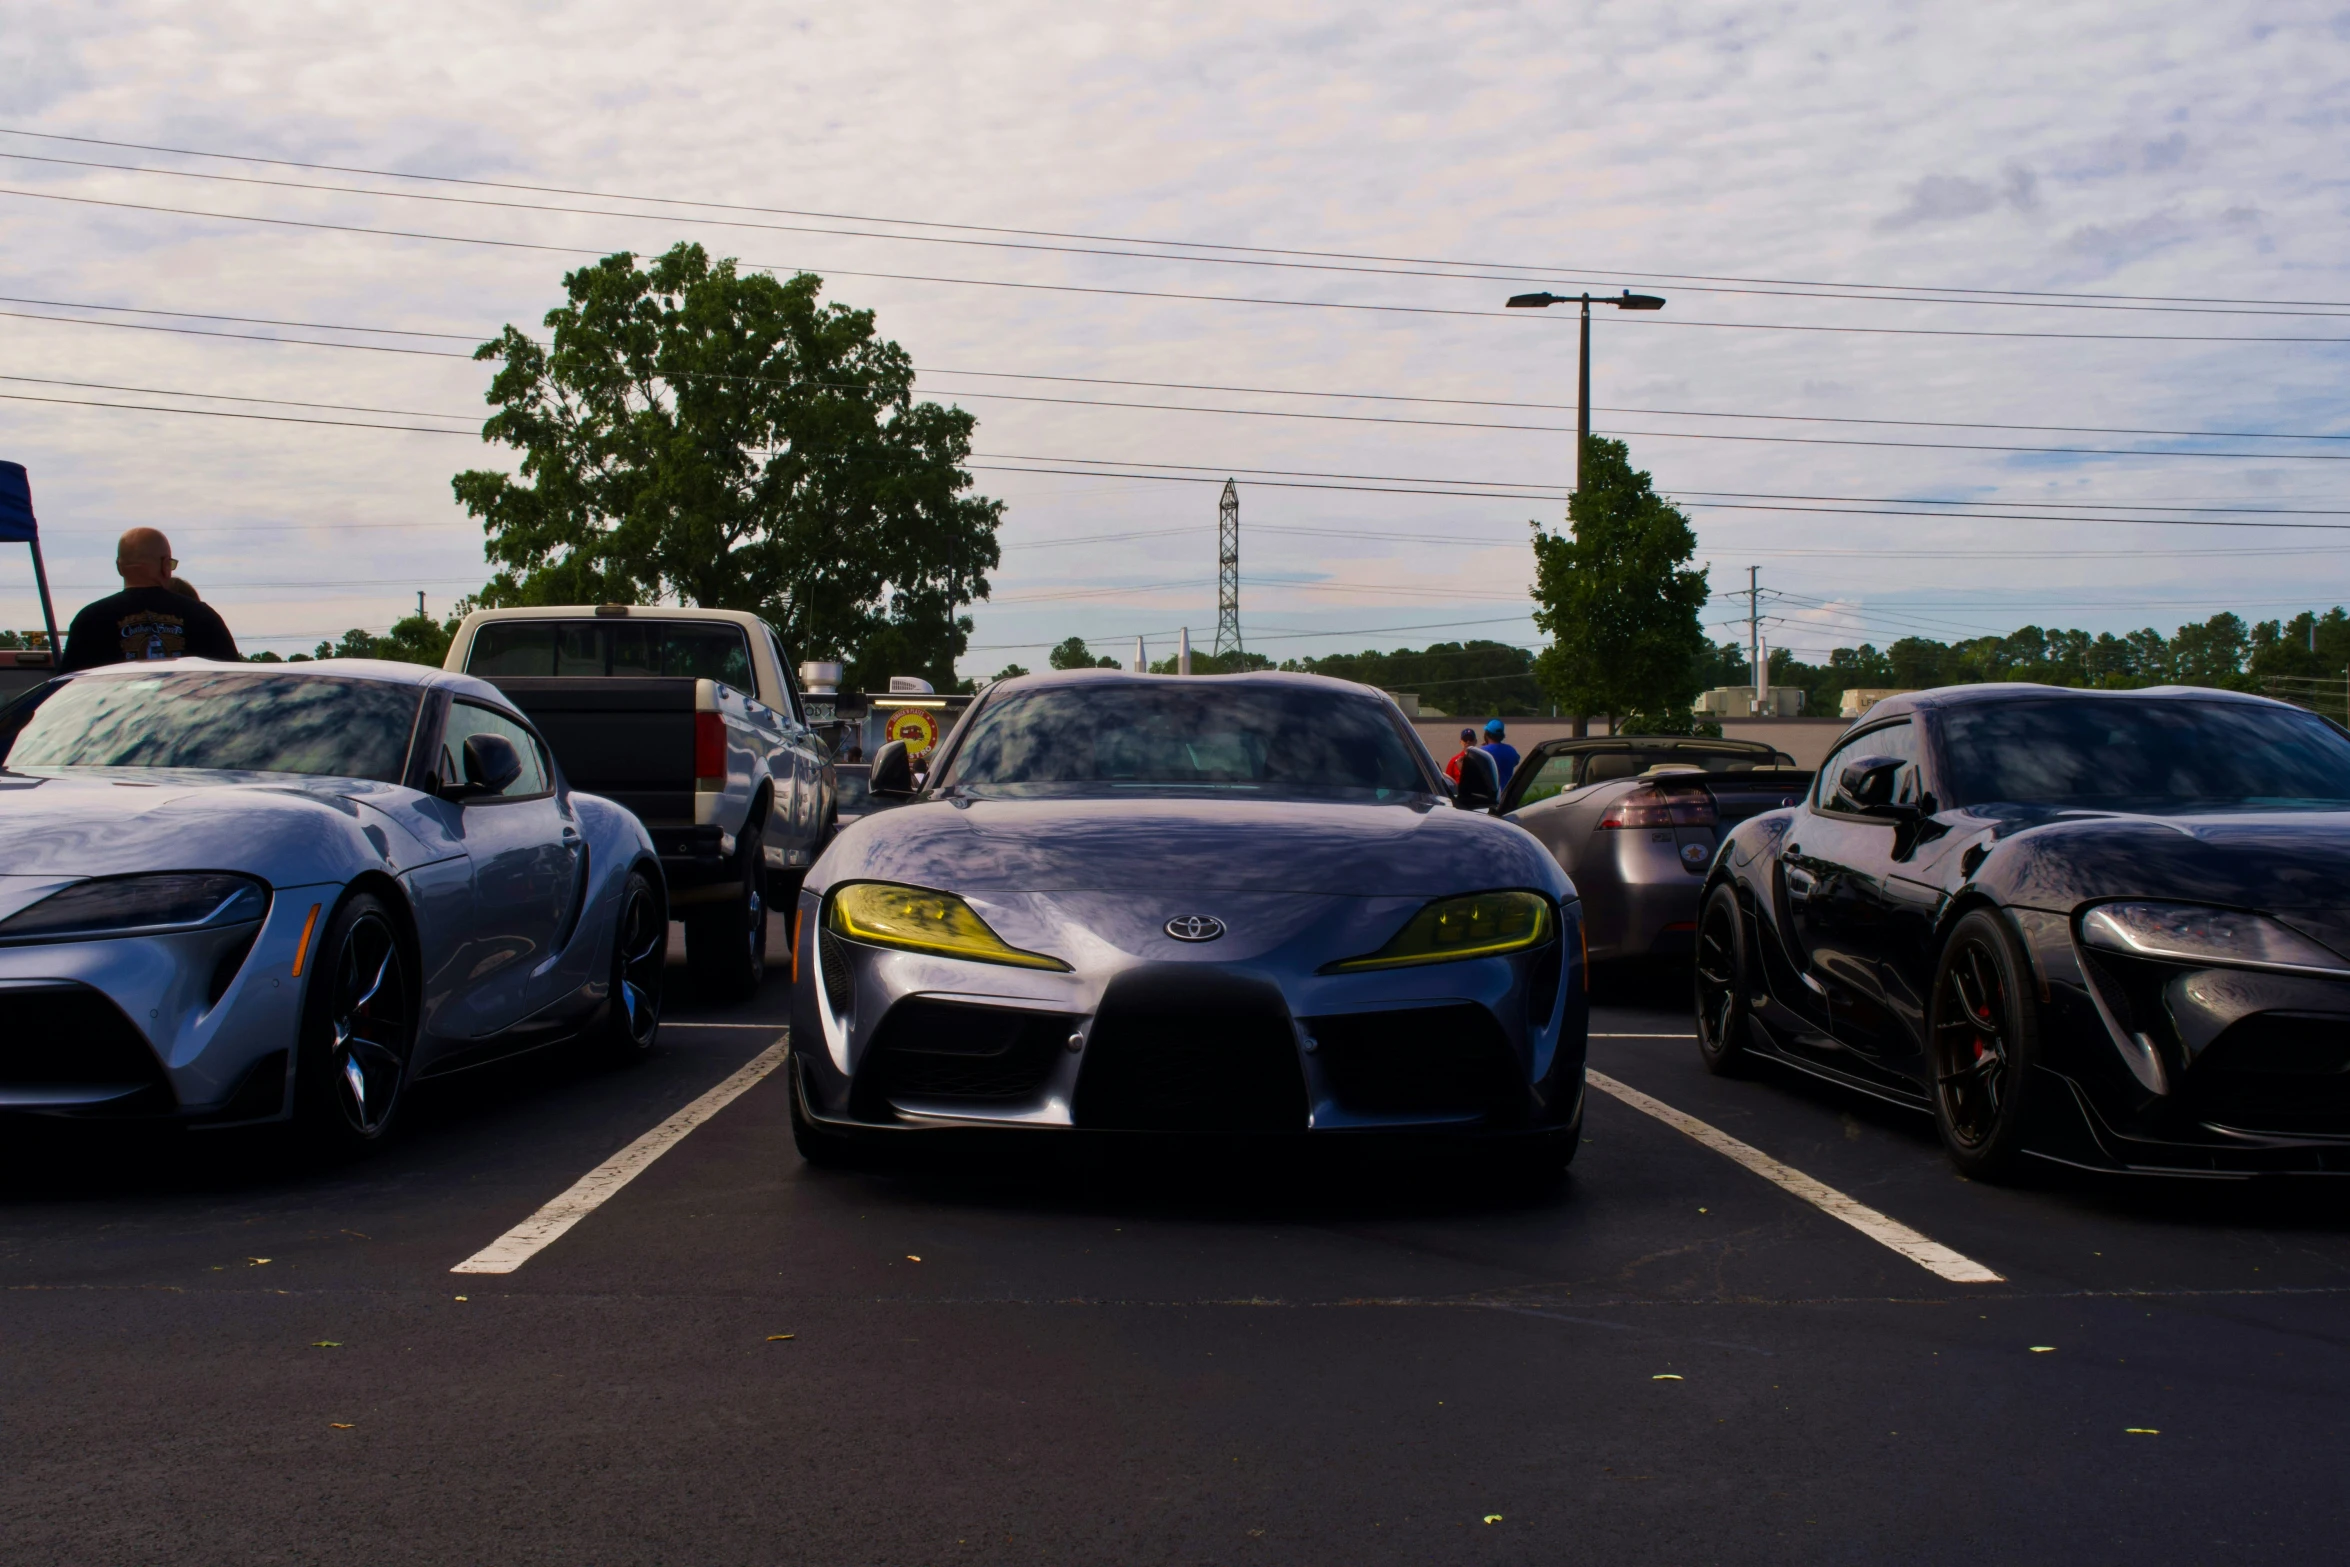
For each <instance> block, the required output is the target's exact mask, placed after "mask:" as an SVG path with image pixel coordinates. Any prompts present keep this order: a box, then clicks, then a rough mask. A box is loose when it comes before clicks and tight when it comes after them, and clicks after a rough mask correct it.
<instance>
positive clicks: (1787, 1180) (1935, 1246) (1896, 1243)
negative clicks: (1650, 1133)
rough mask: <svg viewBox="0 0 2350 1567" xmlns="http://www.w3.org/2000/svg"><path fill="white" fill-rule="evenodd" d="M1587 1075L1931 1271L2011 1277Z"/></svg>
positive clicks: (1954, 1278)
mask: <svg viewBox="0 0 2350 1567" xmlns="http://www.w3.org/2000/svg"><path fill="white" fill-rule="evenodd" d="M1584 1077H1585V1079H1586V1081H1588V1082H1589V1083H1590V1084H1591V1086H1592V1087H1594V1088H1596V1089H1598V1090H1599V1091H1600V1092H1602V1093H1606V1094H1613V1095H1614V1096H1615V1097H1616V1098H1618V1099H1621V1100H1622V1101H1624V1103H1626V1104H1628V1105H1630V1106H1631V1107H1632V1108H1633V1109H1635V1110H1638V1111H1640V1112H1642V1113H1643V1114H1646V1115H1653V1116H1655V1117H1656V1118H1657V1119H1658V1120H1660V1121H1662V1122H1664V1123H1665V1125H1667V1126H1669V1127H1672V1128H1673V1129H1674V1130H1675V1131H1678V1132H1685V1133H1687V1134H1688V1135H1689V1136H1691V1137H1694V1138H1695V1139H1697V1141H1699V1142H1701V1143H1703V1144H1705V1146H1706V1147H1708V1148H1711V1149H1712V1150H1713V1151H1714V1152H1716V1153H1718V1154H1721V1155H1723V1156H1724V1157H1726V1158H1730V1159H1734V1160H1736V1161H1737V1162H1738V1163H1740V1164H1742V1165H1744V1166H1746V1168H1748V1169H1749V1170H1752V1171H1753V1172H1754V1173H1755V1174H1757V1175H1759V1176H1761V1177H1762V1178H1763V1179H1764V1180H1766V1181H1769V1182H1771V1183H1772V1184H1773V1185H1776V1186H1778V1187H1780V1188H1781V1189H1782V1190H1785V1191H1790V1192H1793V1193H1794V1194H1795V1195H1796V1196H1798V1197H1800V1198H1802V1199H1803V1200H1804V1201H1805V1202H1808V1203H1810V1204H1811V1205H1812V1206H1813V1207H1815V1208H1817V1209H1819V1210H1820V1212H1822V1213H1824V1214H1826V1215H1827V1216H1828V1217H1829V1218H1831V1219H1841V1220H1843V1221H1844V1222H1845V1223H1846V1224H1849V1225H1851V1226H1852V1227H1853V1228H1854V1229H1856V1230H1858V1231H1860V1232H1861V1234H1863V1235H1866V1236H1867V1237H1868V1238H1869V1239H1870V1240H1873V1241H1875V1242H1876V1243H1877V1244H1878V1245H1880V1246H1888V1247H1891V1248H1892V1249H1893V1250H1895V1251H1897V1252H1899V1253H1901V1255H1903V1256H1904V1257H1907V1258H1908V1259H1909V1260H1910V1261H1912V1262H1914V1263H1916V1264H1917V1265H1918V1266H1919V1267H1921V1268H1923V1269H1925V1270H1926V1271H1927V1272H1928V1273H1933V1274H1938V1275H1940V1276H1941V1277H1943V1278H1946V1279H1948V1280H1949V1281H1950V1282H1951V1283H1953V1284H2004V1283H2006V1282H2007V1279H2006V1277H2005V1275H2003V1274H1998V1273H1993V1272H1992V1271H1991V1270H1990V1269H1989V1268H1986V1267H1984V1266H1983V1265H1982V1264H1981V1263H1979V1262H1977V1261H1975V1260H1974V1259H1973V1258H1972V1257H1965V1256H1961V1255H1960V1254H1959V1253H1957V1252H1955V1251H1952V1250H1951V1249H1950V1248H1949V1247H1947V1246H1945V1245H1943V1244H1942V1243H1941V1242H1940V1241H1930V1240H1928V1239H1926V1237H1924V1236H1923V1235H1920V1234H1919V1233H1918V1232H1917V1231H1915V1230H1913V1229H1911V1228H1910V1227H1909V1226H1908V1225H1906V1224H1904V1223H1902V1222H1901V1221H1900V1220H1899V1219H1890V1218H1887V1217H1886V1216H1885V1215H1884V1214H1881V1213H1879V1212H1878V1211H1877V1210H1876V1209H1874V1208H1872V1207H1870V1206H1869V1205H1868V1204H1866V1203H1861V1202H1855V1201H1853V1200H1852V1199H1851V1198H1850V1197H1847V1196H1845V1195H1844V1194H1843V1193H1842V1192H1840V1191H1838V1190H1836V1188H1834V1187H1833V1186H1827V1185H1823V1184H1822V1183H1820V1182H1818V1181H1815V1180H1813V1179H1812V1178H1811V1177H1810V1176H1808V1175H1806V1174H1804V1173H1803V1172H1802V1171H1801V1170H1795V1169H1790V1168H1788V1167H1787V1166H1786V1165H1783V1164H1781V1163H1780V1162H1779V1161H1778V1160H1776V1159H1774V1158H1772V1157H1771V1156H1770V1155H1769V1154H1767V1153H1764V1152H1763V1151H1762V1150H1761V1149H1759V1148H1754V1147H1750V1146H1748V1145H1747V1144H1745V1143H1742V1142H1740V1141H1739V1140H1738V1139H1737V1138H1735V1137H1732V1136H1731V1135H1730V1134H1729V1133H1727V1132H1722V1131H1717V1130H1715V1129H1714V1128H1713V1127H1710V1126H1708V1125H1706V1124H1705V1123H1704V1122H1703V1121H1700V1120H1699V1119H1697V1117H1695V1116H1693V1115H1684V1114H1682V1113H1681V1112H1680V1111H1678V1110H1676V1109H1674V1108H1673V1107H1672V1106H1671V1105H1669V1104H1666V1103H1665V1102H1664V1101H1663V1100H1661V1099H1651V1098H1650V1097H1649V1096H1648V1095H1646V1094H1644V1093H1642V1092H1641V1091H1640V1090H1639V1089H1637V1088H1634V1087H1632V1086H1631V1085H1630V1084H1628V1083H1619V1082H1617V1081H1616V1080H1615V1079H1614V1078H1612V1077H1609V1076H1608V1075H1607V1074H1606V1073H1604V1072H1591V1071H1586V1072H1585V1073H1584Z"/></svg>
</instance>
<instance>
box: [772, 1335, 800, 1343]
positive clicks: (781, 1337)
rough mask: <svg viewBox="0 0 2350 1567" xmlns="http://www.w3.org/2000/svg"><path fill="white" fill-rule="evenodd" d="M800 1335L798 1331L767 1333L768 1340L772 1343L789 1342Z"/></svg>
mask: <svg viewBox="0 0 2350 1567" xmlns="http://www.w3.org/2000/svg"><path fill="white" fill-rule="evenodd" d="M798 1337H799V1335H798V1334H797V1333H770V1334H768V1335H767V1342H768V1343H770V1344H788V1343H790V1342H791V1341H792V1340H793V1339H795V1338H798Z"/></svg>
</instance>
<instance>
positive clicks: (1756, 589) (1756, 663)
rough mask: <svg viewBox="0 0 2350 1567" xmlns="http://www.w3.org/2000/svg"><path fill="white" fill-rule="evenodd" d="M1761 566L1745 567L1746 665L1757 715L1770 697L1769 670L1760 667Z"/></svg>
mask: <svg viewBox="0 0 2350 1567" xmlns="http://www.w3.org/2000/svg"><path fill="white" fill-rule="evenodd" d="M1761 581H1762V568H1761V567H1760V566H1749V567H1747V568H1746V667H1747V668H1749V669H1751V670H1753V671H1754V710H1755V712H1756V714H1757V715H1760V713H1761V712H1762V706H1763V704H1764V703H1765V702H1768V701H1769V700H1770V699H1771V696H1770V679H1771V676H1770V671H1768V670H1766V669H1764V668H1763V667H1762V588H1761Z"/></svg>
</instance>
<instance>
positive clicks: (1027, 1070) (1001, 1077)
mask: <svg viewBox="0 0 2350 1567" xmlns="http://www.w3.org/2000/svg"><path fill="white" fill-rule="evenodd" d="M1072 1021H1073V1020H1072V1019H1070V1018H1068V1017H1065V1016H1061V1015H1058V1014H1054V1013H1044V1012H1016V1011H1013V1010H1011V1009H1009V1008H1006V1007H973V1006H959V1005H956V1004H954V1003H951V1002H944V1001H901V1002H899V1003H898V1004H897V1005H896V1006H894V1007H892V1008H891V1009H890V1011H889V1015H888V1016H886V1017H884V1018H883V1019H882V1020H881V1029H880V1032H879V1033H877V1034H876V1035H875V1036H874V1040H873V1053H872V1055H871V1056H870V1057H869V1058H868V1059H869V1062H870V1064H869V1065H868V1066H867V1067H866V1068H865V1070H866V1071H867V1072H869V1073H872V1074H874V1087H875V1091H877V1092H878V1094H879V1096H880V1097H881V1098H883V1099H886V1100H890V1101H893V1102H894V1101H897V1100H901V1099H919V1100H969V1101H973V1102H977V1103H998V1104H1000V1103H1005V1102H1010V1101H1017V1100H1022V1099H1028V1098H1032V1097H1033V1096H1034V1095H1035V1094H1036V1092H1037V1091H1038V1090H1039V1089H1040V1088H1042V1087H1043V1086H1044V1080H1045V1077H1046V1076H1047V1074H1049V1073H1050V1072H1051V1071H1052V1069H1053V1061H1054V1059H1055V1057H1056V1056H1057V1054H1058V1053H1059V1052H1060V1050H1061V1049H1062V1048H1063V1046H1064V1044H1065V1042H1066V1041H1067V1040H1068V1037H1069V1030H1070V1027H1071V1023H1072Z"/></svg>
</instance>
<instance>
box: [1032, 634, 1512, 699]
mask: <svg viewBox="0 0 2350 1567" xmlns="http://www.w3.org/2000/svg"><path fill="white" fill-rule="evenodd" d="M1045 662H1046V663H1047V664H1049V665H1051V666H1052V667H1053V668H1054V669H1095V668H1100V669H1123V668H1125V667H1126V666H1125V664H1124V663H1122V662H1121V661H1120V660H1118V659H1115V658H1112V657H1110V656H1108V655H1107V654H1096V653H1095V652H1094V650H1093V649H1092V648H1090V647H1088V646H1086V644H1085V639H1084V638H1083V637H1070V638H1068V639H1067V640H1066V641H1063V642H1061V643H1059V644H1058V645H1057V646H1055V647H1054V648H1053V649H1052V651H1051V652H1050V653H1048V654H1046V655H1045ZM1175 662H1176V661H1175V659H1174V658H1173V657H1168V658H1162V659H1155V660H1153V661H1152V663H1151V673H1152V674H1154V675H1171V674H1173V673H1175ZM1276 667H1278V668H1281V669H1285V670H1290V671H1293V672H1298V673H1303V674H1309V675H1328V676H1330V677H1332V678H1333V679H1337V680H1352V681H1356V682H1358V683H1360V684H1362V685H1366V686H1377V687H1379V688H1380V689H1381V690H1385V691H1408V692H1415V693H1417V694H1418V695H1419V697H1420V705H1421V710H1422V711H1423V712H1436V713H1475V714H1478V715H1479V716H1481V717H1492V716H1496V715H1498V716H1502V717H1520V716H1523V715H1525V714H1528V713H1539V712H1544V711H1546V710H1547V708H1546V705H1545V701H1544V698H1543V695H1542V684H1541V682H1540V681H1539V680H1538V679H1537V678H1536V677H1535V673H1534V654H1533V653H1532V652H1531V651H1529V650H1527V649H1525V648H1522V647H1511V646H1510V645H1509V644H1507V643H1505V642H1486V641H1470V642H1437V643H1433V644H1431V645H1429V646H1428V647H1425V648H1397V649H1396V650H1395V651H1394V652H1392V653H1382V652H1380V651H1378V650H1377V649H1375V648H1374V649H1370V650H1367V651H1365V652H1361V653H1331V654H1327V655H1324V656H1323V657H1320V658H1292V659H1286V660H1284V661H1282V662H1281V663H1280V664H1279V665H1278V666H1276V665H1275V664H1274V662H1273V660H1272V659H1270V658H1268V657H1266V656H1265V655H1264V654H1262V653H1249V652H1239V653H1226V654H1223V655H1221V656H1219V655H1217V654H1214V653H1211V652H1209V651H1207V650H1206V649H1205V648H1197V647H1195V648H1193V649H1192V652H1191V672H1192V673H1193V674H1195V675H1236V674H1241V673H1243V672H1245V671H1248V670H1252V669H1273V668H1276ZM1027 673H1028V670H1027V669H1026V668H1025V667H1023V666H1021V665H1019V664H1007V665H1005V666H1004V667H1003V668H1002V669H1000V670H998V671H996V677H995V678H997V679H998V680H1009V679H1011V678H1012V677H1013V676H1015V675H1025V674H1027Z"/></svg>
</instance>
